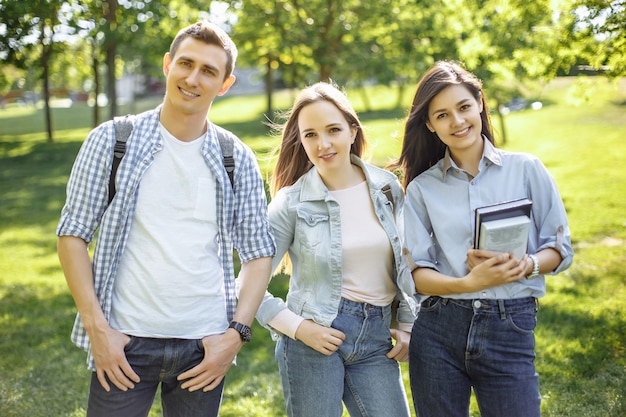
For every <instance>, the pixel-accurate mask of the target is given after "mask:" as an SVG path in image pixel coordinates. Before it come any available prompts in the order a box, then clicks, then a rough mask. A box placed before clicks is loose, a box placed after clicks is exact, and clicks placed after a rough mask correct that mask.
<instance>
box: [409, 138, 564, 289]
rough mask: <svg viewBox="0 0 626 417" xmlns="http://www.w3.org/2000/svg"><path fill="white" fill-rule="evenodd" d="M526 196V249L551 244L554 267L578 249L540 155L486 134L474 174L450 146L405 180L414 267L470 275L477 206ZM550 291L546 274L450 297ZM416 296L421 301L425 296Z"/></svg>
mask: <svg viewBox="0 0 626 417" xmlns="http://www.w3.org/2000/svg"><path fill="white" fill-rule="evenodd" d="M524 197H526V198H529V199H530V200H531V201H532V203H533V204H532V212H531V222H532V225H531V228H530V236H529V241H528V253H529V254H534V253H536V252H539V251H540V250H542V249H545V248H553V249H555V250H557V251H558V252H559V253H560V254H561V257H562V258H563V259H562V261H561V263H560V264H559V266H558V267H557V268H556V269H555V270H554V271H553V272H552V273H553V274H556V273H558V272H561V271H563V270H565V269H567V268H568V267H569V266H570V264H571V263H572V259H573V255H574V253H573V250H572V245H571V241H570V230H569V227H568V224H567V216H566V213H565V208H564V206H563V202H562V201H561V197H560V195H559V192H558V189H557V186H556V183H555V181H554V179H553V178H552V176H551V175H550V173H549V172H548V170H547V169H546V168H545V166H544V165H543V164H542V163H541V161H540V160H539V159H538V158H536V157H534V156H532V155H529V154H524V153H514V152H507V151H504V150H501V149H496V148H495V147H494V146H493V145H492V144H491V142H489V141H488V140H484V150H483V156H482V158H481V160H480V165H479V173H478V175H476V177H473V178H472V177H471V175H469V174H468V173H466V172H465V171H463V170H462V169H461V168H459V167H458V166H457V165H456V164H455V163H454V161H453V160H452V158H451V157H450V155H449V152H448V151H447V150H446V154H445V157H444V158H442V159H441V160H440V161H439V162H438V163H437V164H435V165H434V166H432V167H431V168H430V169H429V170H427V171H425V172H423V173H422V174H421V175H419V176H417V177H416V178H415V179H413V181H411V183H410V184H409V185H408V187H407V190H406V202H405V207H404V220H405V228H406V231H405V233H406V245H407V249H408V251H409V253H410V257H411V258H412V260H413V261H414V262H415V264H416V265H417V266H420V267H427V268H432V269H435V270H437V271H439V272H441V273H442V274H444V275H448V276H452V277H463V276H465V275H466V274H467V273H468V272H469V271H468V268H467V264H466V255H467V250H468V249H469V248H471V247H472V245H473V240H472V237H473V235H474V210H475V209H476V208H478V207H481V206H486V205H490V204H496V203H500V202H503V201H508V200H515V199H518V198H524ZM545 292H546V283H545V277H544V276H539V277H537V278H535V279H532V280H526V279H522V280H520V281H517V282H513V283H510V284H506V285H502V286H498V287H493V288H489V289H486V290H483V291H478V292H472V293H463V294H452V295H446V297H449V298H457V299H475V298H488V299H510V298H521V297H537V298H539V297H542V296H544V295H545ZM419 298H420V299H421V300H423V299H425V298H426V296H420V297H419Z"/></svg>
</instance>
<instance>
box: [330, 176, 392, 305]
mask: <svg viewBox="0 0 626 417" xmlns="http://www.w3.org/2000/svg"><path fill="white" fill-rule="evenodd" d="M330 194H331V195H332V196H333V197H334V198H335V200H337V202H339V206H340V207H341V238H342V246H343V254H342V259H343V287H342V291H341V295H342V297H344V298H347V299H348V300H352V301H357V302H360V303H370V304H373V305H377V306H386V305H388V304H391V302H392V301H393V299H394V297H395V295H396V286H395V283H394V282H393V279H392V274H393V250H392V248H391V243H390V242H389V236H387V233H386V232H385V229H383V227H382V225H381V224H380V221H379V220H378V217H377V216H376V212H375V211H374V205H373V203H372V199H371V197H370V193H369V187H368V185H367V182H365V181H363V182H362V183H360V184H358V185H356V186H354V187H350V188H346V189H343V190H334V191H330Z"/></svg>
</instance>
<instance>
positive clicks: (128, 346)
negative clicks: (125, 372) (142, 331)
mask: <svg viewBox="0 0 626 417" xmlns="http://www.w3.org/2000/svg"><path fill="white" fill-rule="evenodd" d="M127 336H128V337H130V340H129V341H128V343H126V344H125V345H124V352H129V351H130V350H131V349H132V348H133V346H134V345H135V344H136V343H137V339H138V338H137V337H135V336H130V335H127Z"/></svg>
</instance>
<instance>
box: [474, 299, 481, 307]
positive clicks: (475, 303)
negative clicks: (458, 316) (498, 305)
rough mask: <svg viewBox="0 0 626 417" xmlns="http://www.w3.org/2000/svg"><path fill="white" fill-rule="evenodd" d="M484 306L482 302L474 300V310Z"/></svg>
mask: <svg viewBox="0 0 626 417" xmlns="http://www.w3.org/2000/svg"><path fill="white" fill-rule="evenodd" d="M481 306H482V303H481V302H480V300H474V308H480V307H481Z"/></svg>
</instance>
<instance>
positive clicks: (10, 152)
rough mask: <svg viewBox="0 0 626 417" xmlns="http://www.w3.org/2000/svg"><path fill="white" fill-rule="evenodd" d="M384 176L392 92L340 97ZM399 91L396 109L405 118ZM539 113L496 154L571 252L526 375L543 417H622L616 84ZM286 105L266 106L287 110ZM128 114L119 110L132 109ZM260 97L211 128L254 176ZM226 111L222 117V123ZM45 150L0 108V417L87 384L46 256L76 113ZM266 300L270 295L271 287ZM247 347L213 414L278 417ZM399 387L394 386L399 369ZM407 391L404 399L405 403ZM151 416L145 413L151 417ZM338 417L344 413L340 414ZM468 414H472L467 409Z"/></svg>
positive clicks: (555, 282)
mask: <svg viewBox="0 0 626 417" xmlns="http://www.w3.org/2000/svg"><path fill="white" fill-rule="evenodd" d="M348 93H349V97H350V98H351V99H352V101H353V102H354V103H355V106H356V107H357V110H359V111H360V114H361V117H362V119H363V122H364V125H365V126H366V128H367V134H368V136H369V139H370V142H371V145H372V146H371V154H372V160H373V161H374V162H375V163H377V164H379V165H384V164H385V163H386V162H387V160H388V158H390V157H393V156H395V155H396V154H397V152H399V149H400V146H401V135H402V128H403V121H404V116H405V114H406V110H396V107H395V102H396V99H395V97H394V94H392V90H391V89H389V88H385V87H380V86H379V87H375V88H372V89H368V91H367V94H366V96H367V97H374V98H376V99H375V100H372V109H370V111H366V101H367V100H365V99H364V98H363V94H362V93H361V92H360V91H359V89H351V90H349V91H348ZM409 93H411V92H407V95H406V96H403V97H402V99H401V100H402V103H403V108H404V109H408V105H409V102H410V98H411V97H410V96H409V95H408V94H409ZM536 94H537V95H536V97H534V98H536V99H539V100H541V101H542V102H543V103H544V107H543V108H542V109H541V110H539V111H532V110H525V111H521V112H515V113H511V114H509V115H508V116H506V117H507V123H508V125H509V126H510V132H511V133H510V138H509V141H508V143H507V149H510V150H518V151H527V152H531V153H533V154H535V155H537V156H538V157H540V158H541V159H542V161H544V163H545V164H546V166H547V167H548V169H549V171H550V172H551V173H552V175H553V176H554V177H555V179H556V182H557V184H558V186H559V189H560V191H561V194H562V197H563V200H564V203H565V206H566V209H567V211H568V216H569V222H570V227H571V231H572V236H573V240H574V243H575V259H574V264H573V266H572V267H571V268H570V269H569V270H568V271H566V272H564V273H561V274H559V275H557V276H554V277H549V278H548V294H547V296H546V297H545V298H544V299H542V300H541V309H540V312H539V326H538V328H537V332H536V333H537V349H536V353H537V360H536V363H537V369H538V372H539V374H540V383H541V391H542V396H543V402H542V415H544V416H545V417H561V416H577V417H578V416H585V417H621V416H624V415H626V387H625V386H624V383H623V382H624V380H626V308H624V307H625V304H624V300H626V280H625V279H624V270H626V250H625V246H624V242H625V241H626V231H625V230H626V228H625V226H626V218H625V217H624V213H626V201H625V200H624V195H625V191H626V166H625V165H624V163H623V161H624V160H625V156H626V155H625V154H624V152H626V150H625V148H624V146H623V137H624V135H626V112H624V105H625V103H626V80H624V79H622V80H620V81H619V82H608V81H607V80H605V79H603V78H592V79H585V78H582V79H575V78H567V79H557V80H556V81H555V82H553V83H550V84H548V85H547V86H546V87H545V88H544V89H543V90H542V91H540V92H537V93H536ZM292 99H293V93H292V92H289V91H286V92H281V93H280V94H278V95H277V106H278V107H279V108H281V109H287V108H288V107H289V104H290V103H291V101H292ZM154 104H155V103H154V102H150V103H149V102H145V103H144V102H142V103H139V104H137V105H136V106H135V107H134V108H130V107H128V108H124V109H123V111H124V112H126V111H141V110H143V109H144V108H149V107H152V106H153V105H154ZM263 107H264V103H263V98H262V97H259V96H247V97H228V95H227V96H226V97H223V98H220V99H219V100H218V102H216V103H215V105H214V108H213V110H212V113H211V117H212V119H213V120H214V121H215V122H216V123H219V124H222V125H224V126H226V127H227V128H229V129H231V130H233V131H234V132H236V133H237V134H239V135H240V136H241V137H242V139H244V140H245V142H246V143H247V144H249V145H250V146H251V147H252V148H253V149H254V150H255V152H256V153H257V155H258V157H259V160H260V161H261V167H262V169H263V171H264V172H265V173H268V172H269V171H270V170H271V166H272V162H271V160H270V159H269V155H270V153H271V150H272V149H273V148H274V147H275V146H276V144H277V143H278V139H277V138H276V137H274V136H271V135H270V134H269V133H268V129H267V127H266V126H264V125H263V121H264V116H263ZM233 109H236V111H233ZM52 114H53V117H54V120H55V126H57V127H58V128H59V129H60V130H59V131H58V132H57V134H56V136H57V143H54V144H50V143H46V141H45V137H44V134H42V133H41V131H42V123H41V110H36V109H32V108H10V109H5V110H0V195H2V199H0V268H1V270H2V274H0V372H1V373H2V378H0V415H2V416H3V417H22V416H26V415H28V416H32V417H48V416H58V417H69V416H72V417H81V416H84V415H85V406H86V398H87V392H88V379H89V372H88V371H87V370H86V367H85V354H84V353H83V352H82V351H80V350H79V349H77V348H75V347H74V346H72V344H71V342H70V340H69V333H70V329H71V326H72V323H73V319H74V314H75V308H74V304H73V301H72V298H71V296H70V294H69V291H68V290H67V287H66V284H65V281H64V279H63V275H62V272H61V270H60V267H59V264H58V260H57V257H56V253H55V244H56V238H55V236H54V229H55V227H56V222H57V220H58V216H59V212H60V210H61V206H62V204H63V197H64V187H65V182H66V181H67V176H68V175H69V170H70V168H71V165H72V162H73V160H74V158H75V156H76V152H77V150H78V147H79V146H80V144H81V142H82V141H83V139H84V137H85V135H86V134H87V131H88V127H89V126H90V120H89V115H90V110H89V109H88V108H86V107H73V108H70V109H56V108H55V109H53V113H52ZM270 285H271V290H272V291H273V292H274V293H276V294H278V295H284V294H285V293H286V291H287V288H288V280H287V277H285V276H279V277H275V278H274V279H273V280H272V282H271V284H270ZM253 331H254V338H253V341H252V342H251V343H250V344H248V345H246V346H245V347H244V349H243V351H242V353H241V355H240V357H239V364H238V366H237V367H234V368H232V369H231V371H230V373H229V375H228V378H227V385H226V390H225V393H224V405H223V407H222V416H227V417H235V416H242V415H246V416H250V417H264V416H272V417H276V416H283V415H284V412H283V410H284V401H283V399H282V392H281V388H280V381H279V377H278V371H277V369H276V363H275V361H274V359H273V349H274V343H273V341H272V340H271V339H270V337H269V333H268V332H267V331H266V330H265V329H263V328H261V327H259V326H258V324H256V323H255V324H254V327H253ZM402 369H403V374H404V381H405V385H406V387H407V391H408V389H409V387H408V373H407V370H406V365H405V364H404V365H403V367H402ZM409 393H410V391H409ZM158 415H160V405H159V404H158V400H157V403H155V406H154V409H153V410H152V412H151V416H158ZM344 415H345V416H347V414H344ZM471 415H472V416H478V415H479V413H478V410H477V407H476V404H475V402H474V403H473V405H472V412H471Z"/></svg>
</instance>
